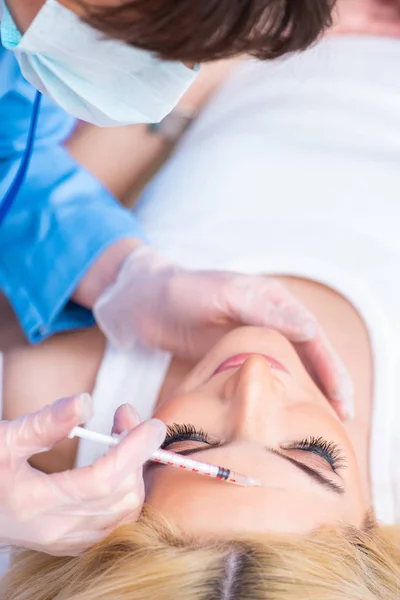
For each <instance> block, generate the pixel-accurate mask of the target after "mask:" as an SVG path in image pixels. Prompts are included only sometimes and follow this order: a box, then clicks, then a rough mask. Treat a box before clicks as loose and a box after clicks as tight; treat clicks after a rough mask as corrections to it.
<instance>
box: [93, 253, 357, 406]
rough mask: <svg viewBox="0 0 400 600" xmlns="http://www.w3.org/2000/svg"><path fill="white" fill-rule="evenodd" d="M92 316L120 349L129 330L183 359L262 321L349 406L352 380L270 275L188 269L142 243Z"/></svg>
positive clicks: (128, 342)
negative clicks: (295, 349) (298, 346)
mask: <svg viewBox="0 0 400 600" xmlns="http://www.w3.org/2000/svg"><path fill="white" fill-rule="evenodd" d="M94 314H95V317H96V321H97V323H98V324H99V326H100V327H101V329H102V330H103V332H104V333H105V335H106V336H107V337H108V339H109V340H110V341H111V342H112V343H113V344H114V345H115V346H116V347H117V348H120V349H122V350H129V349H131V347H132V344H133V340H134V337H135V336H137V337H139V338H140V339H141V340H142V341H143V342H145V343H146V344H148V345H150V346H155V347H160V348H163V349H165V350H168V351H170V352H172V353H174V354H176V355H178V356H181V357H184V358H188V357H189V358H201V357H202V356H203V355H204V354H205V353H206V352H207V351H208V350H209V349H210V348H211V347H212V346H213V344H214V343H215V342H216V341H217V340H218V339H219V338H220V337H221V336H222V335H223V334H224V333H226V332H227V331H229V330H230V329H232V328H233V327H234V326H238V325H254V326H265V327H269V328H271V329H275V330H277V331H279V332H280V333H282V334H283V335H285V336H286V337H287V338H288V339H289V340H290V341H292V342H293V343H296V344H299V343H302V344H301V354H302V357H303V358H304V360H305V362H306V363H307V364H308V366H309V368H310V370H312V371H313V374H314V376H315V378H316V380H317V381H318V383H319V384H320V386H321V388H322V390H323V391H324V392H325V394H326V396H327V397H328V399H329V400H330V401H331V402H332V404H333V405H334V407H335V409H336V410H337V412H338V413H339V415H340V416H341V417H342V418H346V417H347V416H350V415H351V414H352V411H353V387H352V382H351V379H350V377H349V375H348V373H347V371H346V370H345V368H344V366H343V364H342V363H341V361H340V360H339V357H338V356H337V354H336V353H335V352H334V350H333V349H332V347H331V346H330V344H329V342H328V340H327V339H326V337H325V336H324V335H323V333H322V331H321V329H320V328H319V326H318V324H317V322H316V320H315V318H314V317H313V315H312V314H310V312H309V311H308V310H307V309H306V308H305V307H304V306H303V305H302V304H300V303H299V302H298V301H297V300H296V299H295V298H294V297H293V296H292V295H291V294H290V293H289V292H288V291H287V290H286V288H285V287H284V286H282V285H281V284H280V283H279V282H278V281H277V280H275V279H273V278H267V277H261V276H248V275H240V274H237V273H229V272H222V271H199V272H196V271H188V270H185V269H182V268H179V267H177V266H175V265H172V264H170V263H168V262H167V261H166V260H165V259H164V258H163V257H162V256H160V255H159V254H157V253H156V252H155V251H154V250H152V249H151V248H149V247H148V246H141V247H140V248H138V249H136V250H134V251H133V252H132V253H131V255H130V256H129V257H128V258H127V260H126V261H125V262H124V264H123V266H122V268H121V270H120V272H119V275H118V277H117V280H116V281H115V283H114V284H113V285H112V286H110V287H109V288H107V290H106V291H105V292H104V293H103V294H102V296H101V297H100V298H99V299H98V301H97V302H96V304H95V306H94Z"/></svg>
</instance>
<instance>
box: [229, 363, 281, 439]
mask: <svg viewBox="0 0 400 600" xmlns="http://www.w3.org/2000/svg"><path fill="white" fill-rule="evenodd" d="M286 396H287V393H286V387H285V385H284V383H283V381H281V380H280V379H279V378H278V377H277V376H276V374H275V373H274V370H273V369H271V367H270V366H269V364H268V362H267V361H266V360H265V359H264V358H263V357H261V356H251V357H249V358H248V359H247V360H246V361H245V362H244V363H243V364H242V365H241V366H240V367H239V368H238V369H237V370H236V371H235V372H234V373H233V374H232V375H231V376H230V377H229V378H228V379H227V380H226V381H225V383H224V386H223V389H222V397H223V399H224V400H226V401H227V402H229V404H230V410H229V415H230V427H229V428H230V429H231V435H232V437H233V438H247V439H252V440H254V441H265V439H266V436H268V432H269V430H271V431H272V430H273V429H276V425H277V420H278V419H279V417H280V414H282V412H283V410H284V408H285V399H286Z"/></svg>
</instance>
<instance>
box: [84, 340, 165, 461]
mask: <svg viewBox="0 0 400 600" xmlns="http://www.w3.org/2000/svg"><path fill="white" fill-rule="evenodd" d="M170 359H171V357H170V355H169V354H168V353H167V352H162V351H160V350H158V351H157V350H155V351H152V350H149V349H147V348H145V347H144V346H143V345H142V344H141V343H140V342H139V341H137V340H136V341H135V347H134V349H133V350H132V351H131V352H119V351H118V350H116V349H115V348H113V347H112V346H111V345H110V344H108V346H107V350H106V352H105V355H104V358H103V361H102V364H101V366H100V370H99V372H98V374H97V379H96V385H95V389H94V391H93V400H94V416H93V418H92V419H91V421H90V422H89V423H88V424H87V425H86V427H87V428H88V429H91V430H93V431H98V432H100V433H106V434H110V428H111V425H112V422H113V416H114V413H115V411H116V410H117V408H118V407H119V406H121V404H125V403H126V402H129V403H131V404H133V405H134V406H135V408H136V410H137V411H138V413H139V415H140V417H141V419H142V420H145V419H149V418H150V417H151V415H152V412H153V407H154V403H155V400H156V399H157V396H158V392H159V390H160V388H161V386H162V384H163V382H164V377H165V374H166V372H167V369H168V365H169V363H170ZM106 451H107V448H106V447H105V446H103V445H100V444H94V443H93V442H89V441H87V440H80V441H79V447H78V455H77V460H76V466H78V467H83V466H86V465H90V464H92V463H93V461H94V460H96V459H97V458H99V457H100V456H102V455H103V454H104V453H105V452H106Z"/></svg>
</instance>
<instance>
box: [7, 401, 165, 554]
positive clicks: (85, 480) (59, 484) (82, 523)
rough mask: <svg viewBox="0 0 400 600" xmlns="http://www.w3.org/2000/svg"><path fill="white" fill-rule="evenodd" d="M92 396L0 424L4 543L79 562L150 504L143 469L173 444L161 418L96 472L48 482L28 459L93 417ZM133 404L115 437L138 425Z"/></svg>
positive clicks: (118, 419) (119, 418)
mask: <svg viewBox="0 0 400 600" xmlns="http://www.w3.org/2000/svg"><path fill="white" fill-rule="evenodd" d="M91 410H92V401H91V398H90V396H89V395H88V394H82V395H81V396H76V397H73V398H67V399H64V400H59V401H58V402H56V403H55V404H52V405H51V406H47V407H45V408H44V409H43V410H41V411H40V412H38V413H35V414H32V415H28V416H26V417H22V418H20V419H17V420H15V421H0V482H1V485H0V541H1V542H3V543H6V544H12V545H15V546H21V547H26V548H31V549H34V550H40V551H42V552H47V553H48V554H54V555H59V556H64V555H68V556H75V555H78V554H80V553H81V552H82V551H84V550H85V549H87V548H88V547H90V546H92V545H93V544H95V543H96V542H98V541H100V540H101V539H102V538H104V537H105V536H106V535H107V534H108V533H110V531H112V529H113V528H114V527H115V526H116V525H117V524H119V523H120V522H123V521H124V520H127V519H129V520H132V521H134V520H135V519H136V518H137V517H138V516H139V513H140V510H141V508H142V504H143V499H144V484H143V478H142V465H143V464H144V463H145V462H146V461H147V460H148V459H149V458H150V456H151V455H152V453H153V452H154V451H155V450H157V449H158V448H159V447H160V445H161V444H162V442H163V440H164V438H165V425H164V424H163V423H162V422H161V421H159V420H158V419H152V420H150V421H147V422H145V423H142V424H141V425H139V426H138V427H136V428H135V429H134V430H133V431H131V432H130V433H129V434H128V435H127V436H126V437H124V439H123V440H122V441H121V443H120V444H119V445H118V446H116V447H113V448H111V449H110V450H109V451H108V453H107V454H106V455H105V456H103V457H102V458H100V459H98V460H97V461H96V462H95V463H94V464H93V465H91V466H89V467H84V468H81V469H73V470H72V471H65V472H63V473H55V474H53V475H46V474H44V473H42V472H40V471H37V470H36V469H34V468H32V467H31V466H30V465H29V463H28V458H29V457H30V456H32V455H33V454H36V453H38V452H39V451H43V450H44V449H45V448H48V447H51V446H53V445H54V444H56V443H57V442H59V441H61V440H62V439H64V438H66V437H67V436H68V434H69V433H70V431H71V430H72V429H73V427H75V426H76V425H78V424H82V423H84V422H85V421H87V420H88V419H89V418H90V416H91ZM138 423H139V419H138V415H137V414H136V413H135V411H133V409H132V408H131V407H128V406H127V405H125V406H123V407H121V408H120V409H118V411H117V413H116V415H115V419H114V427H113V433H117V434H120V433H122V432H123V431H125V430H130V429H132V427H135V426H136V425H138Z"/></svg>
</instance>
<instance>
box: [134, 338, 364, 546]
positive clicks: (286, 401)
mask: <svg viewBox="0 0 400 600" xmlns="http://www.w3.org/2000/svg"><path fill="white" fill-rule="evenodd" d="M226 361H228V362H226ZM279 363H280V364H279ZM154 416H156V417H158V418H159V419H162V420H163V421H164V422H165V423H167V424H169V425H172V424H174V423H176V424H178V425H181V426H182V425H183V426H189V427H188V430H189V434H186V433H185V432H184V431H183V433H182V434H180V433H179V432H178V435H177V436H174V437H175V441H173V442H172V443H169V444H168V440H167V445H166V446H164V447H165V448H167V449H168V450H173V451H174V452H183V451H184V453H185V454H188V455H189V456H192V455H193V457H194V458H196V459H198V460H201V461H204V462H208V463H211V464H217V465H221V466H223V467H227V468H229V469H231V470H235V471H237V472H239V473H243V474H245V475H250V476H251V477H253V478H255V479H259V480H261V481H262V482H263V484H264V485H263V487H248V488H244V487H238V486H236V485H232V484H229V483H225V482H221V481H219V480H216V479H209V478H207V477H202V476H199V475H196V474H193V473H188V472H185V471H181V470H179V469H174V468H169V467H165V466H162V465H157V464H153V463H152V464H150V465H149V466H148V467H146V471H145V481H146V488H147V500H146V502H147V504H150V505H151V506H153V507H155V508H156V509H158V510H159V511H160V512H161V513H162V514H163V515H164V516H165V517H167V518H168V519H170V520H172V521H173V522H175V523H176V524H177V525H178V526H180V527H181V528H183V529H184V530H186V531H187V532H190V533H195V534H206V535H208V534H216V535H219V536H221V535H224V534H226V535H231V534H232V533H241V534H242V533H244V534H245V533H250V532H258V533H259V532H262V531H280V532H293V533H295V532H298V533H302V532H307V531H309V530H311V529H314V528H315V527H317V526H320V525H322V524H324V523H330V522H338V521H342V522H345V523H350V524H353V525H355V526H360V525H361V522H362V520H363V517H364V514H365V511H366V509H367V507H366V506H365V505H364V503H363V496H362V491H361V482H360V478H359V473H358V468H357V463H356V458H355V455H354V452H353V448H352V445H351V443H350V440H349V439H348V437H347V435H346V432H345V429H344V427H343V425H342V423H341V421H340V420H339V418H338V417H337V415H336V414H335V412H334V410H333V409H332V408H331V406H330V404H329V403H328V401H327V399H326V398H325V397H324V396H323V394H322V393H321V392H320V391H319V389H318V388H317V386H316V385H315V384H314V382H313V381H312V379H311V378H310V376H309V375H308V373H307V371H306V370H305V368H304V367H303V365H302V363H301V361H300V359H299V357H298V355H297V354H296V352H295V350H294V348H293V347H292V345H291V344H290V343H289V342H288V341H287V340H286V339H285V338H283V337H282V336H281V335H279V334H277V333H275V332H272V331H270V330H267V329H263V328H256V327H243V328H240V329H236V330H235V331H233V332H232V333H230V334H228V335H227V336H225V337H224V338H223V339H222V341H220V342H219V343H218V344H217V345H216V346H214V348H213V349H212V350H211V351H210V352H209V353H208V354H207V355H206V356H205V358H204V359H203V360H202V361H201V362H200V363H198V365H197V366H196V367H195V368H194V369H193V370H192V371H191V372H190V373H189V374H188V376H187V377H185V379H184V380H183V381H182V383H181V385H180V386H179V388H178V389H177V390H176V391H175V393H174V394H173V395H172V396H171V397H169V398H167V399H166V400H165V401H163V402H162V403H161V404H160V405H159V406H158V407H157V409H156V411H155V415H154ZM192 426H193V428H194V429H195V430H196V431H198V432H199V433H198V434H196V433H190V429H191V427H192ZM201 432H204V434H206V436H207V438H208V440H206V439H204V438H203V434H202V433H201ZM215 444H218V445H215Z"/></svg>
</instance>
